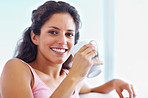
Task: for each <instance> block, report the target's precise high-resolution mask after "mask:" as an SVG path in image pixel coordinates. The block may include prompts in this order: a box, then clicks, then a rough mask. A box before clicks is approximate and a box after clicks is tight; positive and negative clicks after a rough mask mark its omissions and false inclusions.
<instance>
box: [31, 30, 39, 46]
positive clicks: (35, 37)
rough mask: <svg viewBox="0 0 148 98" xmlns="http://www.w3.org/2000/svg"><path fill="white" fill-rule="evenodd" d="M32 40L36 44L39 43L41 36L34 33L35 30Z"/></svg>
mask: <svg viewBox="0 0 148 98" xmlns="http://www.w3.org/2000/svg"><path fill="white" fill-rule="evenodd" d="M31 40H32V42H33V43H34V44H35V45H38V44H39V36H38V35H36V34H34V32H32V31H31Z"/></svg>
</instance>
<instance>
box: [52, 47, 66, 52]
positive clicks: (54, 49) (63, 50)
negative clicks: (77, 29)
mask: <svg viewBox="0 0 148 98" xmlns="http://www.w3.org/2000/svg"><path fill="white" fill-rule="evenodd" d="M51 49H52V50H53V51H56V52H60V53H64V52H65V49H56V48H51Z"/></svg>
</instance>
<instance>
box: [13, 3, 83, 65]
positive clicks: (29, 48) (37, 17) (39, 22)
mask: <svg viewBox="0 0 148 98" xmlns="http://www.w3.org/2000/svg"><path fill="white" fill-rule="evenodd" d="M55 13H69V14H70V15H71V16H72V18H73V20H74V22H75V25H76V28H75V29H76V30H75V31H76V32H75V43H74V44H76V43H77V42H78V39H79V27H80V16H79V14H78V12H77V10H76V9H75V7H73V6H71V5H70V4H68V3H66V2H62V1H58V2H56V1H47V2H45V3H44V4H43V5H41V6H39V7H38V8H37V9H36V10H33V11H32V18H31V21H32V24H31V26H30V27H28V28H27V29H25V31H24V33H23V38H22V40H21V42H20V44H19V45H18V46H17V49H16V51H15V54H14V57H16V58H19V59H21V60H23V61H25V62H27V63H30V62H33V61H34V60H35V59H36V56H37V46H36V45H35V44H34V43H33V42H32V40H31V31H33V32H34V34H36V35H40V29H41V27H42V26H43V25H44V23H45V22H46V21H47V20H48V19H50V17H51V16H52V15H53V14H55ZM70 58H71V56H70V57H69V58H68V59H70ZM63 67H65V68H68V67H67V66H65V65H64V64H63Z"/></svg>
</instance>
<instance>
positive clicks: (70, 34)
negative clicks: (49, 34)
mask: <svg viewBox="0 0 148 98" xmlns="http://www.w3.org/2000/svg"><path fill="white" fill-rule="evenodd" d="M65 35H66V36H69V37H73V36H74V35H73V33H66V34H65Z"/></svg>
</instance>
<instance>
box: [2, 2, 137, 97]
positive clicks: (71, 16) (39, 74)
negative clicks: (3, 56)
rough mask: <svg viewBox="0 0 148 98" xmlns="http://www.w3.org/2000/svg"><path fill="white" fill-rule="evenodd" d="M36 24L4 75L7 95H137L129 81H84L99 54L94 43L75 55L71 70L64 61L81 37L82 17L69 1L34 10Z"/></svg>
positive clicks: (25, 36) (4, 86) (50, 3)
mask: <svg viewBox="0 0 148 98" xmlns="http://www.w3.org/2000/svg"><path fill="white" fill-rule="evenodd" d="M31 19H32V24H31V26H30V27H29V28H27V29H26V30H25V32H24V35H23V39H22V42H21V43H20V45H19V47H18V49H17V51H16V56H15V58H13V59H11V60H9V61H8V62H7V63H6V65H5V67H4V69H3V72H2V75H1V95H2V97H3V98H49V97H50V98H79V94H80V93H89V92H99V93H108V92H110V91H112V90H113V89H115V90H116V91H117V93H118V94H119V96H120V98H123V95H122V93H121V92H122V91H123V89H126V90H127V91H128V92H129V96H130V98H132V97H133V96H135V93H134V90H133V88H132V86H131V85H129V84H128V83H126V82H124V81H122V80H118V79H114V80H111V81H109V82H108V83H105V84H104V85H101V86H99V87H96V88H89V87H88V86H87V85H86V84H85V83H84V82H83V80H84V78H85V77H86V75H87V73H88V71H89V69H90V68H91V66H93V65H94V64H102V62H101V61H99V60H92V59H91V58H92V57H94V56H96V55H97V50H95V46H93V44H87V45H85V46H83V47H82V48H81V49H80V50H79V51H78V52H77V53H76V54H75V56H74V58H73V64H72V67H71V68H70V69H66V66H65V65H64V62H66V60H67V59H68V58H69V57H70V50H71V48H72V46H73V45H74V44H76V43H77V41H78V39H79V25H80V17H79V14H78V12H77V11H76V9H75V8H74V7H73V6H71V5H69V4H68V3H65V2H55V1H47V2H45V3H44V4H43V5H41V6H39V7H38V8H37V9H36V10H34V11H33V12H32V18H31Z"/></svg>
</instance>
